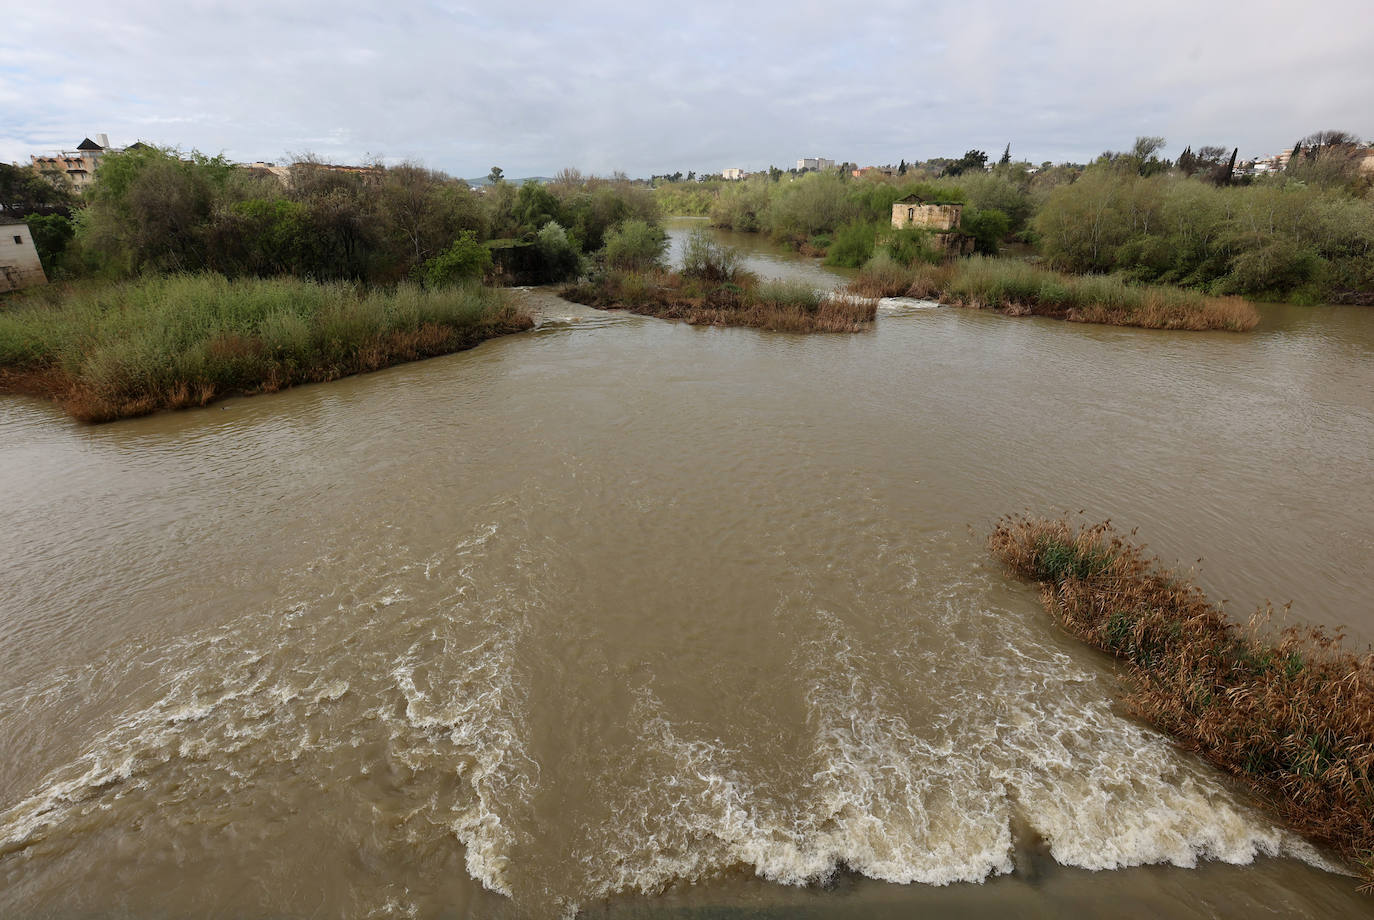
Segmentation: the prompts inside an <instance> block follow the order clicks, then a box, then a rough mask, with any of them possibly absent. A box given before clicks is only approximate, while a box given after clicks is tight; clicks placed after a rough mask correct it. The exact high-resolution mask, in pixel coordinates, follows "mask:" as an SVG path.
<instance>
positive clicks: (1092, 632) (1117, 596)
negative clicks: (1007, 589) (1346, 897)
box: [989, 517, 1374, 882]
mask: <svg viewBox="0 0 1374 920" xmlns="http://www.w3.org/2000/svg"><path fill="white" fill-rule="evenodd" d="M989 545H990V547H991V549H992V552H993V553H994V555H996V556H997V557H998V558H999V559H1001V560H1002V561H1003V562H1004V563H1006V565H1008V566H1009V567H1010V568H1011V569H1012V570H1013V571H1015V572H1016V573H1018V574H1020V575H1022V576H1024V577H1026V578H1031V579H1035V580H1036V581H1038V582H1040V583H1041V585H1042V597H1043V599H1044V602H1045V606H1046V607H1047V608H1049V610H1050V611H1051V612H1052V613H1054V614H1055V616H1056V617H1057V618H1058V619H1059V622H1060V623H1062V624H1063V625H1064V627H1065V628H1066V629H1068V630H1069V631H1070V632H1072V633H1073V634H1074V635H1076V636H1078V637H1079V638H1080V639H1083V640H1084V641H1086V642H1088V643H1089V644H1090V645H1093V646H1095V647H1096V648H1099V649H1101V650H1102V651H1104V652H1107V653H1108V654H1111V655H1114V656H1116V657H1117V658H1120V659H1122V660H1123V661H1125V662H1126V663H1127V665H1128V671H1127V675H1126V679H1127V683H1128V687H1129V692H1128V694H1127V697H1126V702H1127V704H1128V705H1129V706H1130V708H1131V709H1132V710H1133V711H1134V712H1135V713H1137V714H1138V715H1140V716H1141V717H1143V718H1145V719H1147V720H1149V721H1151V722H1153V723H1154V724H1155V725H1157V726H1159V727H1160V728H1161V729H1163V730H1165V731H1167V732H1169V733H1170V734H1172V735H1173V736H1174V737H1175V738H1177V739H1178V740H1179V741H1180V742H1181V743H1183V744H1184V745H1186V746H1188V747H1190V748H1192V749H1193V750H1195V751H1197V752H1199V753H1200V754H1202V756H1204V757H1206V758H1207V759H1208V760H1210V761H1212V762H1213V763H1215V764H1217V765H1218V766H1220V767H1221V768H1222V769H1224V770H1226V771H1227V772H1229V773H1231V774H1232V775H1234V776H1237V777H1239V778H1241V779H1242V780H1244V781H1246V782H1247V783H1249V784H1250V785H1251V786H1252V787H1253V788H1254V789H1255V790H1257V791H1258V792H1259V793H1260V794H1261V795H1262V796H1263V797H1264V799H1265V800H1266V801H1267V802H1268V804H1269V805H1270V806H1271V807H1272V808H1273V809H1274V811H1275V812H1277V813H1278V814H1279V815H1280V816H1281V817H1282V818H1283V819H1284V820H1286V821H1287V822H1288V823H1289V824H1291V825H1292V826H1293V827H1294V828H1295V829H1296V830H1297V831H1299V832H1300V833H1302V834H1304V835H1305V836H1307V837H1309V838H1311V839H1313V840H1316V841H1318V842H1320V843H1322V844H1326V845H1329V846H1332V847H1334V848H1336V849H1337V850H1338V851H1340V852H1341V853H1342V854H1343V855H1344V856H1345V857H1346V858H1348V859H1350V860H1352V861H1353V862H1356V863H1358V864H1359V865H1360V866H1361V868H1362V871H1363V874H1364V877H1365V880H1366V882H1371V881H1374V784H1371V779H1374V657H1371V656H1370V655H1368V654H1366V655H1355V654H1352V653H1351V652H1348V651H1346V650H1344V649H1343V648H1342V647H1341V644H1340V640H1339V637H1333V636H1331V635H1329V634H1327V633H1326V632H1324V631H1323V630H1321V629H1319V628H1310V629H1300V628H1297V627H1289V628H1288V629H1286V630H1284V631H1283V632H1282V633H1281V634H1278V635H1266V634H1264V633H1263V632H1262V631H1261V630H1260V629H1259V626H1261V625H1262V624H1263V622H1264V619H1265V618H1264V617H1263V616H1261V615H1259V614H1257V616H1256V618H1255V619H1254V620H1252V622H1251V625H1250V627H1249V628H1241V627H1238V626H1237V625H1236V624H1234V623H1232V622H1231V621H1230V620H1229V619H1228V618H1227V616H1226V614H1225V613H1224V612H1223V611H1222V610H1221V608H1220V607H1218V606H1216V605H1214V604H1211V603H1210V602H1208V600H1207V598H1206V597H1205V596H1204V595H1203V593H1202V591H1201V590H1200V589H1198V588H1197V586H1196V585H1194V584H1193V583H1191V582H1190V581H1188V580H1187V579H1185V578H1182V577H1180V576H1178V575H1176V574H1174V573H1172V572H1170V571H1167V570H1166V569H1164V568H1163V567H1162V566H1161V565H1160V564H1159V561H1158V560H1151V559H1148V558H1146V556H1145V553H1144V550H1143V549H1142V548H1141V547H1140V546H1137V545H1135V544H1133V543H1131V542H1129V541H1128V540H1126V539H1124V538H1123V537H1121V536H1120V535H1119V534H1117V533H1115V532H1113V531H1112V530H1111V528H1110V527H1109V526H1108V525H1105V524H1103V525H1098V526H1095V527H1082V528H1075V527H1074V526H1073V525H1072V524H1071V523H1070V522H1068V521H1065V520H1044V519H1028V518H1021V517H1015V518H1007V519H1004V520H1002V521H1000V522H999V523H998V525H997V527H996V529H995V530H994V531H993V533H992V535H991V537H990V538H989Z"/></svg>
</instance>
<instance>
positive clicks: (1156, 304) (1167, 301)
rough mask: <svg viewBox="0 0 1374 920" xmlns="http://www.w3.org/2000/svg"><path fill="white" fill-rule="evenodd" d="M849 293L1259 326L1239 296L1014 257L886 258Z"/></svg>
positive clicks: (1185, 324)
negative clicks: (910, 261) (1070, 271)
mask: <svg viewBox="0 0 1374 920" xmlns="http://www.w3.org/2000/svg"><path fill="white" fill-rule="evenodd" d="M849 290H850V291H852V292H853V293H855V294H859V295H862V296H866V297H917V298H921V299H926V300H936V301H939V302H940V303H944V304H948V305H950V306H956V307H968V308H971V309H978V310H996V311H998V312H1001V313H1005V314H1007V315H1009V316H1026V315H1036V316H1052V317H1056V318H1059V319H1066V320H1068V321H1070V322H1077V323H1104V324H1107V325H1112V326H1139V327H1142V328H1146V329H1188V330H1224V331H1229V332H1245V331H1248V330H1250V329H1253V328H1254V327H1255V325H1256V324H1258V323H1259V314H1258V313H1257V312H1256V310H1255V308H1254V305H1253V304H1250V303H1249V302H1247V301H1245V300H1242V299H1241V298H1239V297H1208V296H1206V295H1204V294H1199V293H1197V292H1196V291H1189V290H1185V289H1183V288H1176V287H1168V286H1165V285H1141V284H1131V283H1129V282H1127V281H1125V280H1123V279H1121V278H1119V277H1116V276H1112V275H1063V274H1060V273H1059V272H1054V271H1050V270H1049V269H1045V268H1040V267H1038V266H1035V265H1031V264H1029V263H1027V262H1020V261H1017V260H1015V259H996V258H983V257H979V256H975V257H973V258H971V259H964V260H961V261H958V262H952V263H949V264H945V265H927V264H916V265H912V266H905V265H902V264H901V263H899V262H897V261H895V260H893V259H891V258H890V257H888V256H886V255H879V256H877V257H875V258H873V259H872V260H870V261H869V262H868V264H866V265H865V266H864V267H863V268H862V269H861V270H860V271H859V274H858V276H857V277H856V278H855V279H854V281H853V282H852V283H851V284H850V286H849Z"/></svg>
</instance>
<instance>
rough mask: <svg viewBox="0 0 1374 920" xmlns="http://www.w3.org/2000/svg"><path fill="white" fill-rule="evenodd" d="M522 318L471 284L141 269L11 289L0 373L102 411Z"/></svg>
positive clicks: (263, 381) (311, 375) (315, 376)
mask: <svg viewBox="0 0 1374 920" xmlns="http://www.w3.org/2000/svg"><path fill="white" fill-rule="evenodd" d="M532 325H533V320H532V319H531V318H530V317H529V316H528V315H527V314H525V313H524V312H522V311H521V310H519V309H517V308H516V307H514V306H513V305H512V304H511V303H510V302H509V301H508V300H507V299H506V298H505V296H504V295H503V294H502V293H501V292H498V291H494V290H491V289H487V288H480V287H477V286H467V287H456V288H448V289H443V290H426V289H424V288H421V287H418V286H416V285H410V284H402V285H399V286H397V287H394V288H387V289H370V290H365V289H360V288H358V287H356V286H354V285H351V284H346V283H327V284H316V283H312V282H308V281H301V280H295V279H273V280H259V279H249V280H238V281H229V280H227V279H225V278H223V277H221V276H219V275H211V274H198V275H174V276H169V277H157V278H145V279H141V280H137V281H131V282H126V283H121V284H113V285H103V284H102V285H84V286H78V287H76V288H73V289H71V290H69V291H66V292H63V293H61V294H60V296H59V294H55V293H54V292H44V293H42V294H38V295H34V296H31V297H22V298H17V299H12V300H11V301H10V302H9V303H8V304H7V305H6V307H5V308H4V309H0V386H3V387H5V388H7V389H10V390H19V391H26V392H31V393H35V394H38V395H43V396H48V397H50V398H53V399H55V400H57V401H58V402H59V403H60V404H61V405H62V406H63V408H65V409H66V411H68V412H69V413H70V414H71V415H73V416H75V417H76V418H78V419H80V420H82V421H88V422H103V421H110V420H113V419H117V418H124V417H128V416H134V415H144V414H147V413H150V412H156V411H159V410H162V409H180V408H187V407H190V406H203V405H205V404H206V403H209V402H212V401H214V400H216V399H220V398H223V397H224V396H227V395H231V394H252V393H263V392H271V391H274V390H279V389H282V388H283V387H288V386H293V385H296V384H301V383H311V382H321V381H326V380H333V379H336V378H338V377H343V376H347V375H349V374H357V373H363V372H366V371H373V370H378V369H380V368H383V367H388V366H390V365H393V364H398V363H401V362H404V361H413V360H417V359H419V358H427V357H433V356H435V355H440V354H446V353H448V352H453V351H458V350H461V349H464V348H470V347H472V346H473V345H476V344H477V343H479V342H481V341H484V340H485V339H489V338H492V337H493V336H498V335H504V334H507V333H512V332H517V331H520V330H523V329H528V328H530V327H531V326H532Z"/></svg>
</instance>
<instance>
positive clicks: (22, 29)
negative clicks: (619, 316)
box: [0, 0, 1374, 175]
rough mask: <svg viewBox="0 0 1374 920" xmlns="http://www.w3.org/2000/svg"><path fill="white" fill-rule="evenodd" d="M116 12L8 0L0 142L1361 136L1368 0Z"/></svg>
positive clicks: (782, 156) (347, 149) (673, 148)
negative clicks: (102, 136) (104, 135)
mask: <svg viewBox="0 0 1374 920" xmlns="http://www.w3.org/2000/svg"><path fill="white" fill-rule="evenodd" d="M118 6H119V8H118V9H99V10H98V9H95V8H88V9H89V10H90V11H91V12H90V15H89V17H87V18H81V17H76V18H72V17H69V16H67V15H66V14H65V13H64V12H63V11H61V10H59V9H56V8H37V7H34V6H33V5H30V7H28V8H23V9H20V10H19V11H17V12H11V13H9V14H8V16H7V27H6V29H5V30H4V34H3V35H0V60H2V61H4V62H5V63H4V64H3V65H0V112H3V117H0V159H4V160H11V159H13V160H20V161H23V160H26V159H27V157H28V155H29V154H30V153H32V152H38V151H40V150H43V149H46V148H50V147H57V146H65V145H71V144H74V143H75V142H77V141H79V140H80V139H81V137H82V136H84V135H87V134H92V133H95V132H99V131H105V132H108V133H109V134H110V136H111V138H112V139H113V140H114V141H115V142H116V143H129V142H132V141H133V140H135V139H142V140H145V141H151V142H155V143H162V144H175V145H179V146H181V147H183V148H197V149H200V150H202V151H206V152H219V151H223V152H225V153H226V154H228V155H229V156H231V157H233V158H235V159H256V158H259V157H263V158H268V159H275V158H279V157H281V156H283V155H286V154H289V153H298V152H303V151H306V150H313V151H314V152H316V153H318V154H320V155H321V156H323V157H325V158H328V159H332V160H353V161H356V160H359V159H360V158H362V157H363V156H364V155H365V154H373V155H381V156H385V157H387V158H388V159H392V160H394V159H400V158H414V159H419V160H422V161H424V162H425V163H427V164H428V165H431V166H435V167H438V168H442V169H446V170H448V171H450V172H453V173H456V174H461V175H478V174H482V173H485V172H486V170H487V169H488V168H489V167H490V166H491V165H493V164H499V165H501V166H502V167H503V168H504V169H505V170H506V172H507V173H508V174H510V175H526V174H534V173H544V174H547V173H550V172H551V171H553V170H556V169H558V168H559V167H561V166H567V165H573V166H578V167H580V168H582V169H584V170H593V171H599V172H605V171H608V170H611V169H616V168H620V169H625V170H626V171H628V172H630V173H631V174H641V175H646V174H648V173H650V172H662V171H666V170H673V169H684V170H686V169H697V170H707V169H710V170H715V169H719V168H722V167H724V166H729V165H739V166H744V167H746V168H761V167H763V166H766V165H768V164H769V163H776V164H778V165H788V164H789V163H790V162H791V161H792V160H794V159H795V158H797V157H799V156H803V155H816V154H818V153H819V154H820V155H824V156H831V157H834V158H837V159H851V160H861V161H864V162H872V161H889V160H896V159H898V158H899V157H905V158H907V159H913V158H919V157H927V156H936V155H957V154H958V153H962V152H963V151H964V150H965V149H968V148H970V147H979V148H982V149H986V150H989V151H990V152H996V151H1000V149H1001V147H1002V145H1003V144H1005V143H1007V142H1008V141H1010V142H1011V143H1012V146H1013V151H1014V152H1015V153H1017V154H1018V155H1021V156H1026V157H1029V158H1031V159H1034V160H1041V159H1055V160H1058V159H1077V160H1083V159H1087V158H1090V157H1092V156H1094V155H1096V154H1097V153H1099V152H1101V151H1102V150H1103V149H1106V148H1118V149H1119V148H1122V147H1125V146H1127V145H1129V144H1130V142H1131V140H1132V139H1133V138H1134V137H1135V136H1136V135H1138V134H1163V135H1165V136H1166V137H1168V138H1169V139H1170V141H1171V145H1170V146H1171V148H1174V149H1175V150H1176V149H1181V148H1182V146H1183V145H1184V144H1185V143H1192V144H1195V145H1196V144H1200V143H1218V144H1227V145H1238V146H1240V147H1241V150H1242V152H1243V153H1250V154H1260V153H1268V152H1271V151H1274V150H1277V149H1278V148H1280V147H1283V146H1286V145H1287V144H1289V143H1291V142H1292V140H1293V139H1295V138H1296V137H1298V136H1300V135H1302V134H1305V133H1307V132H1309V131H1312V130H1316V129H1318V128H1324V127H1341V128H1344V129H1347V130H1351V131H1355V132H1357V133H1361V134H1365V135H1369V134H1374V123H1371V122H1370V121H1369V119H1370V109H1369V106H1368V104H1367V100H1368V99H1369V98H1370V97H1371V95H1372V94H1374V68H1371V67H1369V65H1368V62H1367V49H1368V48H1369V47H1374V19H1371V17H1369V16H1368V15H1367V6H1366V2H1365V0H1327V2H1313V3H1309V4H1308V5H1306V6H1303V7H1300V8H1299V7H1295V6H1294V5H1293V4H1291V3H1288V2H1284V3H1268V2H1266V0H1249V2H1244V3H1241V2H1227V3H1212V4H1199V3H1196V2H1186V3H1185V2H1179V0H1158V2H1156V3H1153V4H1150V5H1149V6H1148V7H1147V8H1144V9H1142V10H1140V11H1132V12H1127V11H1126V10H1125V9H1124V8H1122V7H1121V6H1120V5H1117V4H1108V3H1102V2H1081V0H1057V2H1049V3H1038V4H1025V3H997V2H990V0H967V2H964V3H960V4H950V3H925V2H923V3H892V2H876V3H870V4H867V5H865V6H864V7H863V8H862V9H861V10H858V11H855V12H849V11H847V10H846V9H845V8H843V7H839V6H836V5H834V4H831V3H817V2H810V0H804V2H793V3H787V4H783V3H773V2H767V3H752V4H745V3H739V2H735V3H728V4H727V3H718V2H708V3H700V2H699V3H695V4H671V5H660V4H635V5H626V6H625V7H623V8H622V6H621V5H619V4H610V3H584V4H578V5H576V6H573V5H569V4H566V3H542V2H538V3H507V4H463V3H452V2H447V3H441V2H435V3H423V4H411V3H393V4H390V5H385V4H376V3H375V2H374V3H357V2H342V3H321V2H309V3H304V4H291V5H279V4H264V3H252V2H248V3H238V4H233V5H220V4H207V3H199V4H197V3H191V4H187V3H177V4H172V3H163V2H152V0H144V2H134V3H124V4H119V5H118ZM283 7H287V8H283Z"/></svg>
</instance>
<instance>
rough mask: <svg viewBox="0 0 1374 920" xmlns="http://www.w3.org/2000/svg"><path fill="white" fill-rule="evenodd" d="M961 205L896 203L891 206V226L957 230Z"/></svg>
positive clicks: (961, 215) (961, 214)
mask: <svg viewBox="0 0 1374 920" xmlns="http://www.w3.org/2000/svg"><path fill="white" fill-rule="evenodd" d="M963 213H964V206H963V205H961V204H915V203H905V202H901V201H899V202H897V203H896V204H894V205H893V206H892V226H894V227H896V228H897V229H898V230H901V229H904V228H906V227H928V228H930V229H931V230H958V229H959V221H960V219H961V218H962V217H963Z"/></svg>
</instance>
